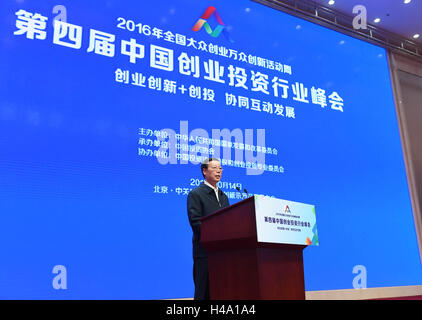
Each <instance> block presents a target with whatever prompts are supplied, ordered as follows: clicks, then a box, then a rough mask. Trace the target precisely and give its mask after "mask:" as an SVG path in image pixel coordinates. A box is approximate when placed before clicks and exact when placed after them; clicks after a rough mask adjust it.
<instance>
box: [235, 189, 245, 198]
mask: <svg viewBox="0 0 422 320" xmlns="http://www.w3.org/2000/svg"><path fill="white" fill-rule="evenodd" d="M236 190H237V191H239V192H240V194H241V195H242V199H243V198H244V196H243V193H242V191H241V190H240V188H239V187H236Z"/></svg>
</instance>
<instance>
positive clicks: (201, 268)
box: [187, 158, 230, 300]
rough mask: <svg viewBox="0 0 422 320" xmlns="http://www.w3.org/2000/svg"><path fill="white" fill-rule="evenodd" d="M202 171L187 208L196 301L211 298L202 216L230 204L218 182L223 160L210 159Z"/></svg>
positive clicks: (205, 161) (204, 163) (203, 164)
mask: <svg viewBox="0 0 422 320" xmlns="http://www.w3.org/2000/svg"><path fill="white" fill-rule="evenodd" d="M201 172H202V176H203V177H204V180H205V181H204V182H202V183H201V184H200V185H199V186H198V187H196V188H195V189H193V190H192V191H191V192H189V195H188V199H187V209H188V217H189V223H190V225H191V227H192V231H193V237H192V247H193V248H192V249H193V250H192V251H193V281H194V283H195V295H194V299H195V300H208V299H209V279H208V257H207V253H206V251H205V249H204V248H203V247H202V245H201V243H200V240H201V220H200V219H201V218H202V217H204V216H207V215H209V214H211V213H214V212H216V211H218V210H220V209H222V208H225V207H228V206H229V205H230V204H229V198H228V197H227V195H226V194H225V193H224V192H223V191H221V190H220V189H219V188H218V186H217V183H218V182H219V181H220V180H221V176H222V174H223V168H221V164H220V160H218V159H216V158H207V159H205V160H204V161H203V162H202V164H201Z"/></svg>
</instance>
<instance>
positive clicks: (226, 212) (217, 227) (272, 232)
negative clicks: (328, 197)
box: [201, 195, 318, 300]
mask: <svg viewBox="0 0 422 320" xmlns="http://www.w3.org/2000/svg"><path fill="white" fill-rule="evenodd" d="M265 198H269V197H264V196H257V195H255V196H252V197H250V198H247V199H245V200H242V201H240V202H238V203H236V204H234V205H231V206H229V207H227V208H224V209H222V210H219V211H217V212H215V213H213V214H211V215H208V216H205V217H203V218H202V219H201V222H202V225H201V243H202V245H203V246H204V248H205V250H206V251H207V253H208V270H209V283H210V298H211V299H213V300H214V299H215V300H228V299H230V300H231V299H245V300H261V299H265V300H275V299H277V300H280V299H283V300H284V299H295V300H303V299H305V281H304V272H303V255H302V251H303V249H304V248H305V247H307V245H309V244H311V243H312V241H313V242H315V243H314V244H318V243H317V242H318V238H317V234H316V222H315V220H314V221H311V222H310V221H309V220H312V217H311V218H309V213H306V214H303V206H302V208H301V212H302V213H301V214H299V213H297V212H294V211H297V210H296V209H294V210H293V209H292V208H293V207H295V205H296V207H297V205H301V204H300V203H295V202H291V201H290V202H289V201H286V200H280V199H274V198H269V199H267V200H268V201H267V202H268V204H269V206H268V205H262V203H264V204H265V203H267V202H265V201H264V200H265ZM277 201H278V202H277ZM280 201H281V202H280ZM283 201H284V202H283ZM286 203H287V204H286ZM303 205H304V204H303ZM304 206H309V207H313V206H310V205H304ZM299 207H300V206H299ZM304 208H305V211H306V210H307V211H309V210H308V209H309V208H307V207H304ZM310 210H312V208H310ZM313 213H314V216H315V209H314V207H313ZM311 223H312V225H311ZM301 229H303V231H299V230H301ZM306 232H308V233H309V232H310V233H311V234H313V239H312V241H311V240H310V239H309V236H307V237H306V239H299V240H297V239H294V237H297V236H296V234H301V235H300V236H301V237H302V238H303V237H304V236H305V235H306ZM289 233H292V234H293V235H294V237H293V238H292V236H291V235H289Z"/></svg>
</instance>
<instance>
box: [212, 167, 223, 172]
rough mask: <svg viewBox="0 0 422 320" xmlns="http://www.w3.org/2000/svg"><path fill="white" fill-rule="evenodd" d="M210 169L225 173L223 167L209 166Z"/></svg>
mask: <svg viewBox="0 0 422 320" xmlns="http://www.w3.org/2000/svg"><path fill="white" fill-rule="evenodd" d="M208 169H211V170H220V171H223V168H222V167H215V166H214V167H210V166H208Z"/></svg>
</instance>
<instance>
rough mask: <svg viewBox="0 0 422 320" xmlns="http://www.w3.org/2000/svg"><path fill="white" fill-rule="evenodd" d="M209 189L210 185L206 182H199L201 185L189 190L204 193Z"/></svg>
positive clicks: (192, 192) (191, 192)
mask: <svg viewBox="0 0 422 320" xmlns="http://www.w3.org/2000/svg"><path fill="white" fill-rule="evenodd" d="M207 191H208V187H207V186H206V185H205V183H203V182H201V183H200V184H199V186H197V187H195V188H193V189H192V190H191V191H190V192H189V194H202V193H204V192H207Z"/></svg>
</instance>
